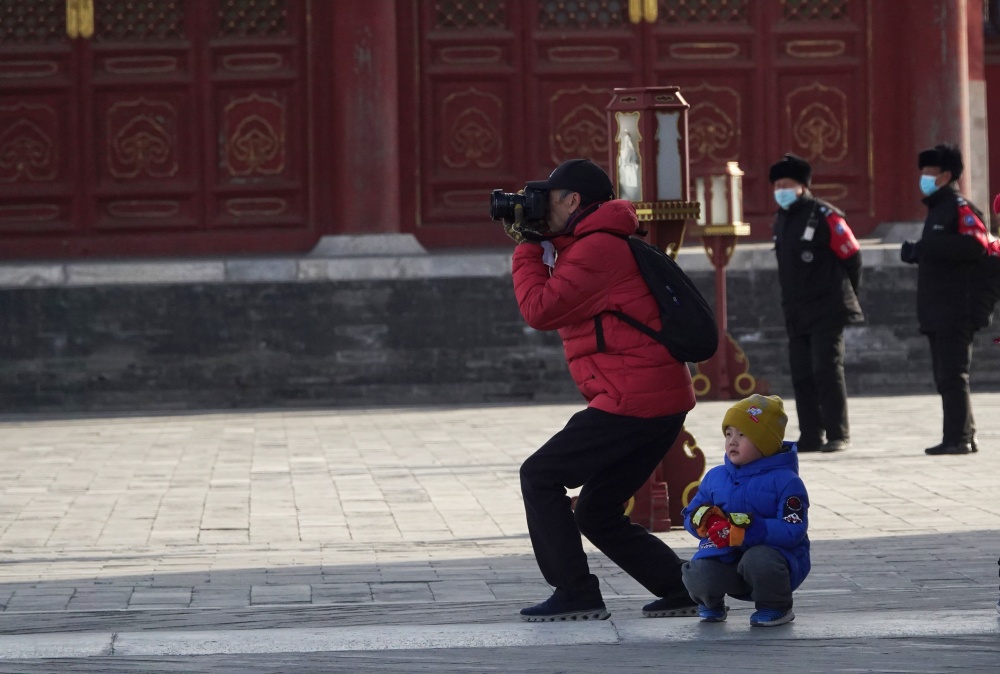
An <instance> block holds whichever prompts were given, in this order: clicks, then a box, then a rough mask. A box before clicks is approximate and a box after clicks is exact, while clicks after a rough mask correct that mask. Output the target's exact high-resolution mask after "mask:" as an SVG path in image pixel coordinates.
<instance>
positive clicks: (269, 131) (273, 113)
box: [224, 93, 285, 176]
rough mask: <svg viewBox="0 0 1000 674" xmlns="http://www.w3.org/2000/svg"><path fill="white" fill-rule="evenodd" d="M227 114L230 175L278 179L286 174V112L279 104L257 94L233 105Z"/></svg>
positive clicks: (277, 101) (236, 100) (233, 101)
mask: <svg viewBox="0 0 1000 674" xmlns="http://www.w3.org/2000/svg"><path fill="white" fill-rule="evenodd" d="M224 113H225V117H224V119H225V127H226V128H225V130H224V135H225V138H226V146H225V149H224V152H225V165H226V170H228V171H229V174H230V175H233V176H249V175H253V174H257V175H276V174H279V173H281V172H282V171H284V170H285V108H284V106H283V105H282V104H281V102H280V101H279V100H277V99H275V98H264V97H263V96H260V95H258V94H255V93H254V94H250V95H249V96H246V97H244V98H238V99H234V100H232V101H230V102H229V104H228V105H226V107H225V111H224ZM236 120H239V121H238V122H237V123H236V124H235V126H234V127H233V129H232V132H230V131H229V128H230V125H231V124H232V122H235V121H236Z"/></svg>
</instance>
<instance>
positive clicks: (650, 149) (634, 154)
mask: <svg viewBox="0 0 1000 674" xmlns="http://www.w3.org/2000/svg"><path fill="white" fill-rule="evenodd" d="M689 109H690V105H688V103H687V101H685V100H684V97H683V96H682V95H681V93H680V89H679V88H678V87H640V88H631V89H615V90H614V91H613V92H612V99H611V102H610V103H609V104H608V106H607V108H606V110H607V119H608V139H609V141H610V142H609V143H608V164H609V165H610V167H611V180H612V182H613V183H614V185H615V191H616V192H617V194H618V197H619V198H621V199H628V200H629V201H631V202H632V203H633V204H634V205H635V210H636V215H637V216H638V218H639V221H640V225H641V227H642V228H643V229H646V230H647V231H648V233H649V240H650V243H652V244H653V245H655V246H658V247H659V248H661V249H662V250H664V251H665V252H666V253H667V254H669V255H670V256H671V257H673V258H675V259H676V257H677V250H678V249H679V248H680V246H681V243H682V242H683V241H684V231H685V229H686V228H687V227H688V225H689V224H692V225H693V223H694V222H695V221H696V220H697V218H698V217H699V214H700V206H699V204H698V202H697V201H692V200H691V194H690V189H691V188H690V176H689V163H690V162H689V155H688V110H689ZM704 471H705V455H704V453H702V451H701V449H700V448H699V447H698V445H697V441H696V440H695V438H694V436H693V435H691V434H690V433H689V432H688V431H687V429H682V430H681V434H680V436H679V437H678V438H677V440H676V441H675V442H674V444H673V445H672V446H671V447H670V449H669V450H668V451H667V453H666V456H665V457H664V458H663V460H662V461H661V462H660V463H659V465H657V467H656V468H655V469H654V470H653V474H652V475H651V476H650V477H649V479H648V480H647V481H646V483H645V484H644V485H643V486H642V487H641V488H640V489H639V491H638V492H636V494H635V496H633V497H632V498H631V499H629V503H628V504H627V506H626V514H627V515H628V516H629V517H630V518H631V519H632V521H633V522H636V523H638V524H641V525H643V526H644V527H646V528H647V529H650V530H651V531H666V530H668V529H670V528H671V526H674V527H680V526H683V518H682V517H681V510H683V508H684V506H686V505H687V504H688V502H689V501H690V500H691V497H692V496H693V495H694V493H695V491H697V489H698V484H699V483H700V482H701V476H702V474H703V473H704Z"/></svg>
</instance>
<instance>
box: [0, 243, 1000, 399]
mask: <svg viewBox="0 0 1000 674" xmlns="http://www.w3.org/2000/svg"><path fill="white" fill-rule="evenodd" d="M895 250H896V247H895V246H892V247H884V249H883V248H879V247H869V248H866V249H865V252H864V255H865V261H866V265H865V267H866V268H865V273H864V284H863V288H862V294H861V301H862V304H863V307H864V310H865V313H866V315H867V322H866V323H865V324H864V325H862V326H858V327H854V328H850V329H849V330H848V334H847V378H848V386H849V389H850V393H851V395H853V396H858V395H866V394H884V393H893V394H896V393H898V394H905V393H918V392H919V393H926V392H929V391H933V384H932V380H931V376H930V362H929V356H928V353H927V346H926V340H925V338H924V337H922V336H921V335H920V334H919V332H918V331H917V327H916V319H915V315H914V291H915V283H916V273H915V272H916V270H915V268H914V267H908V266H903V265H900V264H898V263H896V262H894V260H893V256H894V255H895ZM737 252H738V255H737V256H736V257H735V258H734V260H733V263H732V265H731V266H730V268H729V270H728V274H727V289H728V305H729V328H730V332H731V334H732V335H733V336H734V337H735V338H736V339H737V340H738V341H739V342H740V344H741V346H742V347H743V349H744V350H745V352H746V354H747V356H748V359H749V361H750V372H751V374H753V375H754V376H755V377H757V378H758V379H761V380H764V381H766V382H767V383H768V385H769V388H770V390H771V391H772V392H774V393H778V394H780V395H783V396H791V388H790V384H789V379H788V367H787V355H786V351H785V335H784V328H783V324H782V320H781V312H780V307H779V305H778V289H777V277H776V271H775V269H774V265H773V254H772V253H771V252H770V251H769V250H768V249H767V247H766V246H756V247H754V246H749V247H746V249H745V250H742V251H737ZM680 259H681V263H682V265H683V266H684V267H685V268H687V269H688V270H689V273H690V274H691V276H692V278H693V279H694V280H695V282H696V283H697V285H698V286H699V287H700V288H701V289H702V290H703V292H704V293H705V295H706V297H708V298H710V299H711V298H712V297H713V294H714V293H713V273H712V271H711V267H710V265H709V264H708V262H707V259H706V258H705V256H704V253H702V252H701V251H700V249H691V250H688V249H685V251H683V252H682V255H681V258H680ZM150 264H151V265H152V264H155V265H156V270H153V271H144V270H143V268H142V267H143V265H142V264H136V263H130V266H129V268H128V269H125V270H123V269H122V268H121V267H119V266H115V265H113V264H111V265H107V264H106V265H103V266H102V265H98V264H95V265H92V266H90V267H87V266H86V265H79V266H80V267H83V269H77V270H76V271H75V272H74V270H73V269H69V268H63V269H62V270H61V271H58V270H53V269H51V268H49V267H46V269H47V270H48V271H47V272H46V275H44V276H40V275H39V274H38V273H36V272H37V266H34V267H32V269H35V272H32V271H31V269H28V266H23V267H16V266H11V265H5V266H4V268H3V269H0V283H3V284H4V285H5V286H6V287H0V322H2V323H0V328H2V330H0V409H2V410H3V412H6V413H21V412H37V411H46V412H51V411H61V412H78V411H107V410H116V411H124V410H158V409H221V408H231V407H275V406H277V407H283V406H321V407H326V406H357V405H420V404H429V403H435V404H442V403H444V404H450V403H454V404H460V403H482V402H507V401H518V402H524V401H546V402H551V401H577V400H581V399H580V397H579V395H578V394H577V393H576V390H575V388H574V387H573V384H572V382H571V380H570V378H569V376H568V374H567V373H566V368H565V364H564V362H563V359H562V348H561V344H560V342H559V339H558V337H557V335H555V334H554V333H539V332H536V331H534V330H532V329H530V328H528V327H527V326H525V325H524V323H523V321H522V320H521V317H520V314H519V312H518V309H517V306H516V303H515V301H514V298H513V293H512V290H511V282H510V276H509V253H508V252H499V253H476V254H474V255H463V254H460V253H456V254H452V255H449V256H428V255H414V256H402V257H398V256H397V257H392V256H389V257H362V258H352V259H349V260H318V261H317V260H289V259H285V260H278V261H276V260H260V261H257V263H254V262H253V261H248V260H242V261H236V262H233V261H228V262H227V261H221V262H220V261H216V262H204V263H197V264H195V263H191V262H184V263H180V264H182V265H183V266H184V269H183V270H181V271H177V270H173V271H171V270H170V269H169V265H167V264H165V263H150ZM198 264H204V265H214V266H212V267H211V269H213V270H215V271H213V272H212V273H211V274H207V273H201V272H199V271H198V270H199V269H202V267H198ZM74 273H76V278H77V279H78V280H77V281H73V278H74V276H73V274H74ZM4 279H6V281H4ZM12 279H16V280H17V281H16V282H15V281H13V280H12ZM188 279H190V280H188ZM998 325H1000V324H998ZM996 334H1000V327H998V328H997V329H996V330H993V329H987V330H986V331H983V332H981V333H980V334H979V335H978V336H977V341H976V346H975V355H974V364H973V387H974V388H975V389H976V390H1000V346H997V345H994V344H992V342H991V339H992V337H993V336H995V335H996Z"/></svg>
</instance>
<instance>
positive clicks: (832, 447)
mask: <svg viewBox="0 0 1000 674" xmlns="http://www.w3.org/2000/svg"><path fill="white" fill-rule="evenodd" d="M850 446H851V441H850V440H831V441H830V442H828V443H826V444H825V445H823V446H822V447H821V448H820V451H821V452H823V453H824V454H830V453H832V452H842V451H844V450H845V449H847V448H848V447H850Z"/></svg>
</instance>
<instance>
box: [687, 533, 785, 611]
mask: <svg viewBox="0 0 1000 674" xmlns="http://www.w3.org/2000/svg"><path fill="white" fill-rule="evenodd" d="M682 573H683V574H684V575H683V578H684V586H685V587H686V588H687V591H688V593H689V594H690V595H691V598H692V599H694V600H695V601H696V602H698V603H699V604H701V605H702V606H708V607H710V608H716V607H719V606H721V605H722V604H723V601H724V599H725V597H726V595H727V594H728V595H729V596H730V597H734V598H736V599H751V600H753V602H754V604H755V605H756V607H757V608H771V609H777V610H779V611H787V610H788V609H790V608H792V586H791V581H790V580H789V574H788V562H786V561H785V558H784V556H782V554H781V553H780V552H778V551H777V550H775V549H774V548H772V547H770V546H767V545H755V546H753V547H752V548H749V549H748V550H747V551H746V552H744V553H743V557H742V558H741V559H740V560H739V561H736V562H728V563H727V562H720V561H717V560H715V559H695V560H692V561H690V562H687V563H686V564H684V566H683V567H682Z"/></svg>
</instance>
